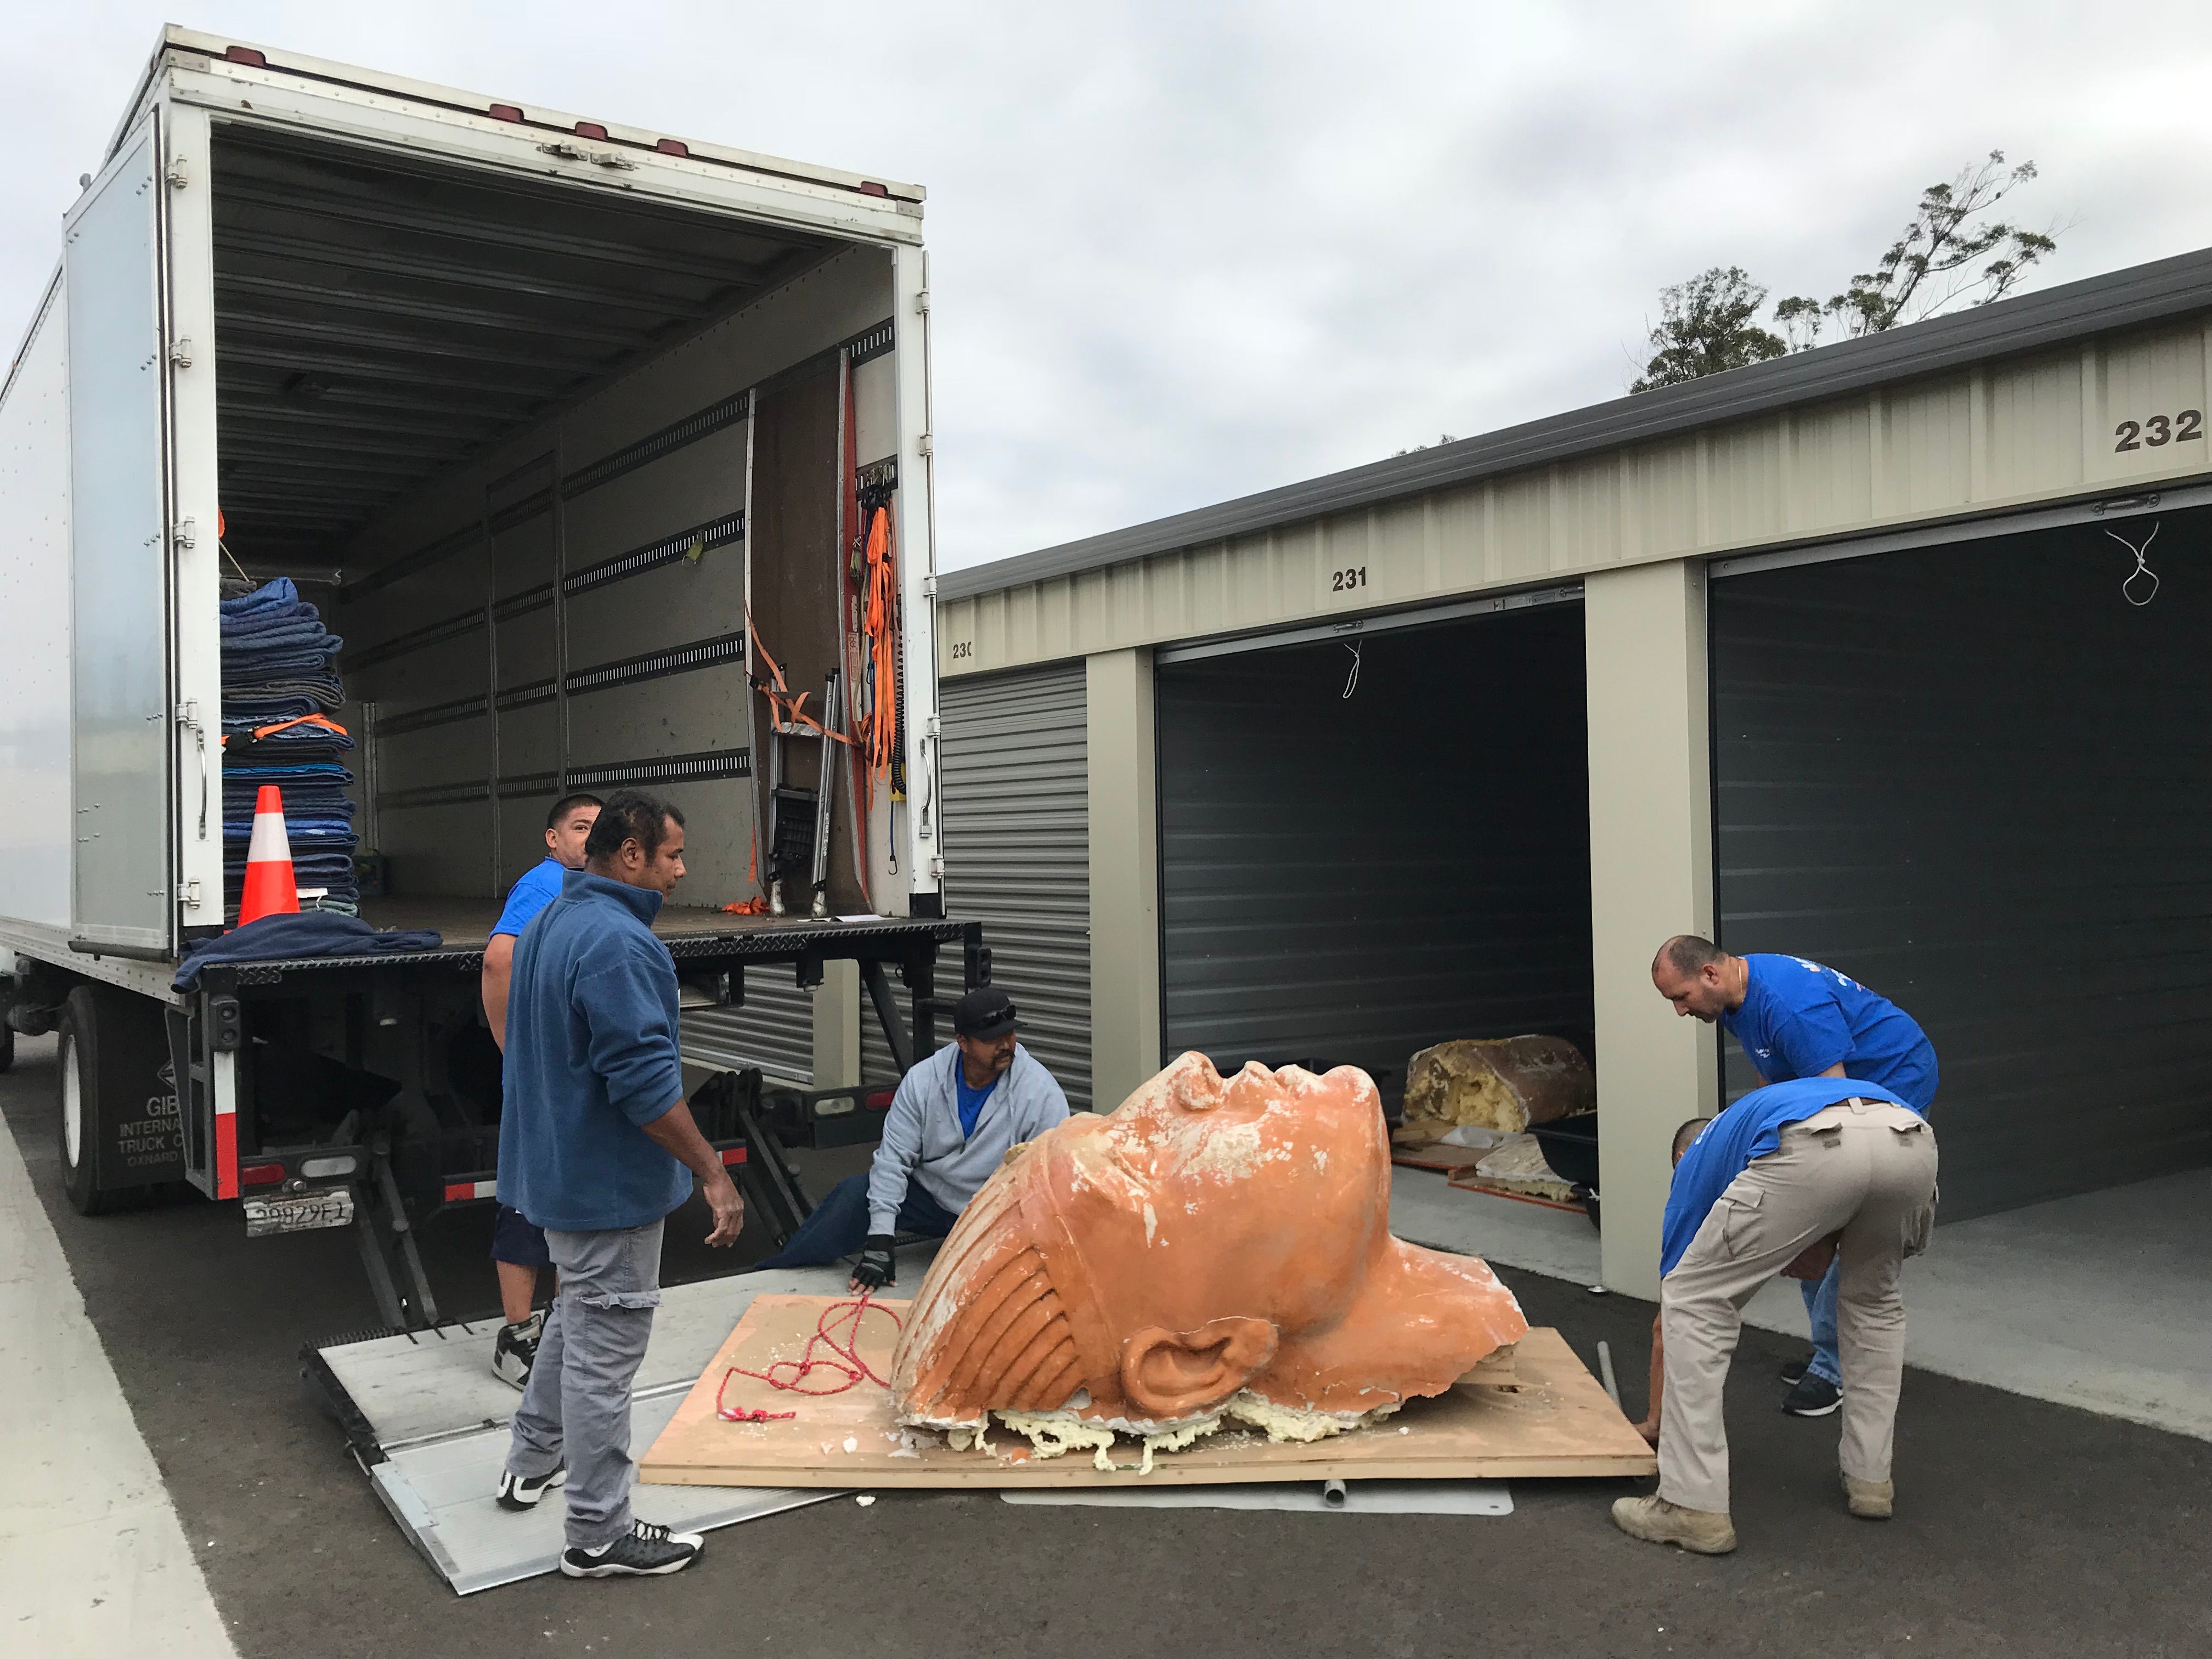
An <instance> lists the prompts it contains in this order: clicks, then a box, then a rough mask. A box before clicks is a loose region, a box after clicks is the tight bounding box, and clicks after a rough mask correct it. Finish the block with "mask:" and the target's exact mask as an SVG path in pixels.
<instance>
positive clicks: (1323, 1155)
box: [1314, 1146, 1328, 1170]
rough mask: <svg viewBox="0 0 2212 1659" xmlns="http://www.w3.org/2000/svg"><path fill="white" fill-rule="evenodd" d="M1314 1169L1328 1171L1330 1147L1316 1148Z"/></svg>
mask: <svg viewBox="0 0 2212 1659" xmlns="http://www.w3.org/2000/svg"><path fill="white" fill-rule="evenodd" d="M1314 1168H1315V1169H1316V1170H1327V1169H1328V1147H1326V1146H1316V1147H1315V1148H1314Z"/></svg>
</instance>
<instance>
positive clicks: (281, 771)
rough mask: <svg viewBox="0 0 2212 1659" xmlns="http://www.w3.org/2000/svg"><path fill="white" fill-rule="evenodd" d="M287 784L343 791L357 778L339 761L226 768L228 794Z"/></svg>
mask: <svg viewBox="0 0 2212 1659" xmlns="http://www.w3.org/2000/svg"><path fill="white" fill-rule="evenodd" d="M285 781H296V783H312V785H321V787H338V790H343V787H345V785H347V783H352V781H354V775H352V772H347V769H345V768H343V765H338V763H337V761H301V763H299V765H226V768H223V790H226V792H232V790H239V787H248V790H257V787H261V785H264V783H276V785H283V783H285Z"/></svg>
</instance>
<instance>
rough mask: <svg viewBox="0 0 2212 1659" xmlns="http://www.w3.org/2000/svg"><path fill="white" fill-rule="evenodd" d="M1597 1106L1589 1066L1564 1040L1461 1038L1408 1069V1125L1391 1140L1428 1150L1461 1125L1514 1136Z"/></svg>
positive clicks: (1427, 1053)
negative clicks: (1530, 1126) (1432, 1143)
mask: <svg viewBox="0 0 2212 1659" xmlns="http://www.w3.org/2000/svg"><path fill="white" fill-rule="evenodd" d="M1596 1104H1597V1084H1596V1080H1595V1079H1594V1078H1593V1077H1592V1076H1591V1074H1590V1068H1589V1061H1588V1060H1584V1059H1583V1055H1582V1052H1581V1050H1579V1049H1578V1048H1576V1047H1575V1046H1574V1044H1572V1043H1571V1042H1567V1041H1566V1040H1565V1038H1562V1037H1553V1036H1517V1037H1479V1038H1478V1037H1466V1038H1460V1039H1457V1040H1455V1041H1453V1042H1439V1043H1438V1044H1437V1045H1436V1047H1434V1048H1424V1049H1422V1050H1421V1051H1420V1053H1419V1054H1415V1055H1414V1056H1413V1059H1412V1060H1409V1061H1407V1066H1406V1111H1405V1121H1404V1123H1403V1124H1402V1125H1401V1127H1400V1128H1399V1130H1398V1132H1397V1133H1396V1134H1395V1136H1394V1137H1393V1139H1396V1140H1397V1141H1398V1142H1400V1143H1401V1145H1407V1146H1418V1145H1425V1144H1426V1143H1427V1142H1430V1141H1433V1140H1437V1139H1441V1138H1442V1137H1443V1135H1445V1134H1446V1133H1449V1131H1451V1130H1452V1129H1454V1128H1455V1127H1459V1126H1461V1125H1462V1124H1465V1125H1472V1126H1474V1127H1480V1128H1486V1129H1500V1130H1504V1131H1505V1132H1506V1133H1514V1134H1517V1133H1521V1132H1522V1131H1523V1130H1525V1129H1527V1128H1528V1126H1529V1125H1530V1124H1531V1123H1549V1122H1550V1121H1552V1120H1553V1119H1554V1118H1561V1117H1568V1116H1571V1115H1573V1114H1575V1113H1577V1112H1583V1111H1588V1110H1589V1109H1591V1108H1592V1107H1594V1106H1595V1105H1596Z"/></svg>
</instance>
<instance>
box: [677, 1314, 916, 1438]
mask: <svg viewBox="0 0 2212 1659" xmlns="http://www.w3.org/2000/svg"><path fill="white" fill-rule="evenodd" d="M873 1294H874V1292H873V1291H861V1292H860V1295H859V1296H857V1297H851V1298H849V1299H848V1300H846V1301H843V1302H833V1303H831V1304H829V1306H828V1307H826V1308H824V1309H823V1310H822V1316H821V1317H820V1318H818V1319H817V1320H816V1321H815V1322H814V1334H813V1335H812V1336H810V1337H809V1338H807V1339H806V1349H805V1352H803V1353H801V1354H800V1355H799V1358H796V1359H779V1360H777V1361H776V1362H775V1364H771V1365H770V1366H769V1368H768V1369H767V1370H764V1371H749V1370H746V1369H745V1368H744V1366H742V1365H732V1366H731V1367H730V1369H729V1370H726V1371H725V1372H724V1373H723V1374H722V1386H721V1387H720V1388H719V1389H715V1390H714V1415H715V1416H717V1417H719V1418H720V1419H722V1420H723V1421H724V1422H725V1423H776V1422H781V1421H782V1420H783V1419H787V1418H793V1417H796V1416H798V1415H799V1413H797V1412H769V1411H759V1410H753V1409H742V1408H737V1407H728V1406H725V1405H724V1404H723V1403H722V1395H723V1393H724V1391H725V1390H726V1389H728V1388H729V1386H730V1379H731V1378H732V1377H733V1376H750V1377H751V1378H752V1379H753V1380H754V1381H756V1382H758V1383H767V1384H768V1385H769V1387H770V1388H771V1389H781V1391H783V1392H784V1393H786V1394H803V1395H806V1396H807V1397H808V1398H809V1399H816V1400H819V1399H826V1398H827V1397H828V1396H829V1395H833V1394H842V1393H844V1392H845V1391H846V1390H847V1389H851V1388H856V1387H858V1386H859V1385H860V1383H863V1382H868V1383H874V1384H875V1385H876V1386H877V1387H878V1388H879V1389H888V1388H889V1387H890V1382H889V1380H888V1379H886V1378H884V1377H880V1376H877V1375H876V1374H875V1372H874V1371H873V1370H871V1369H870V1368H869V1365H868V1362H867V1361H866V1360H865V1359H863V1358H860V1352H859V1349H860V1322H861V1321H862V1320H864V1319H866V1317H867V1316H868V1315H869V1314H871V1313H879V1314H881V1315H883V1316H884V1318H886V1319H888V1320H890V1322H891V1324H892V1325H893V1326H894V1327H898V1326H899V1324H900V1321H899V1316H897V1315H896V1314H895V1313H893V1312H892V1311H891V1310H890V1309H889V1308H886V1307H884V1305H883V1304H881V1303H880V1302H872V1301H870V1300H869V1299H868V1298H869V1297H871V1296H872V1295H873ZM841 1327H849V1329H848V1330H847V1332H846V1334H845V1338H844V1340H843V1341H842V1342H840V1341H839V1340H838V1339H837V1336H836V1331H837V1330H838V1329H839V1328H841ZM824 1346H826V1347H827V1348H828V1349H829V1352H831V1353H833V1354H835V1355H836V1358H834V1359H822V1358H816V1357H815V1350H816V1349H817V1348H819V1347H824ZM781 1370H789V1371H790V1373H791V1375H790V1376H788V1377H784V1376H778V1375H776V1373H777V1372H779V1371H781ZM817 1370H831V1371H836V1372H838V1373H840V1374H841V1375H842V1376H843V1377H844V1379H845V1380H844V1381H843V1382H842V1383H838V1384H837V1385H836V1387H835V1388H829V1389H810V1388H808V1387H806V1386H805V1383H806V1379H807V1378H808V1377H809V1376H812V1375H813V1374H814V1373H815V1372H816V1371H817Z"/></svg>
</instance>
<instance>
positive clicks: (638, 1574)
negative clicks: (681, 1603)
mask: <svg viewBox="0 0 2212 1659" xmlns="http://www.w3.org/2000/svg"><path fill="white" fill-rule="evenodd" d="M705 1547H707V1541H706V1540H705V1539H704V1538H703V1537H702V1536H701V1535H700V1534H697V1533H696V1532H671V1530H670V1529H669V1528H666V1527H656V1526H654V1525H653V1523H652V1522H650V1521H639V1522H635V1523H633V1524H632V1525H631V1527H630V1529H629V1531H628V1532H626V1533H624V1534H623V1535H622V1536H621V1537H619V1538H617V1539H616V1540H615V1541H614V1542H613V1543H611V1544H609V1545H607V1546H606V1547H604V1548H602V1549H597V1550H584V1549H578V1548H577V1547H575V1546H574V1544H571V1545H570V1546H568V1548H567V1549H564V1550H562V1552H561V1571H562V1573H563V1574H564V1575H565V1576H566V1577H570V1578H658V1577H662V1576H664V1575H665V1574H667V1573H671V1572H681V1571H684V1568H686V1567H688V1566H690V1565H691V1564H692V1563H693V1562H694V1561H696V1560H697V1559H699V1552H700V1551H701V1550H702V1549H704V1548H705Z"/></svg>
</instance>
